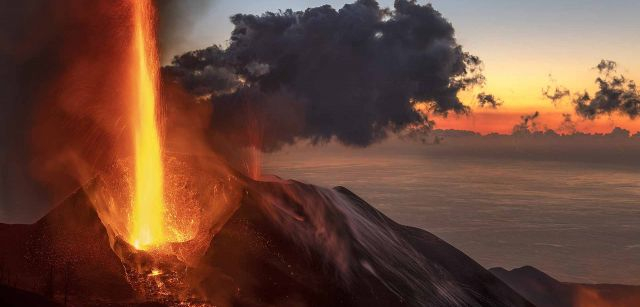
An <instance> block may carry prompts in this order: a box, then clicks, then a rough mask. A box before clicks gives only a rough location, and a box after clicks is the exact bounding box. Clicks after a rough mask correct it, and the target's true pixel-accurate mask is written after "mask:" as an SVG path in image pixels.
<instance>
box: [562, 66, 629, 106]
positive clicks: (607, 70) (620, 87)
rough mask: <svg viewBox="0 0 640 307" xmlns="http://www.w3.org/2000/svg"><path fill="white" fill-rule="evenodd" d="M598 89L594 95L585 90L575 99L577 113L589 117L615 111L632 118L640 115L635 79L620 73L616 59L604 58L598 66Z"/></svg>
mask: <svg viewBox="0 0 640 307" xmlns="http://www.w3.org/2000/svg"><path fill="white" fill-rule="evenodd" d="M595 68H596V69H598V71H599V73H600V76H598V78H596V81H595V82H596V84H597V85H598V90H597V91H596V92H595V93H594V94H593V96H592V95H590V94H589V93H588V92H586V91H585V92H584V93H582V94H580V95H578V97H577V98H575V100H574V101H573V102H574V104H575V110H576V113H577V114H578V115H579V116H582V117H584V118H587V119H595V118H597V117H598V116H601V115H610V114H613V113H618V114H623V115H626V116H628V117H630V118H632V119H634V118H636V117H637V116H638V115H640V92H638V88H637V86H636V84H635V82H634V81H633V80H628V79H626V78H625V77H624V76H623V75H618V74H617V71H616V68H617V64H616V62H614V61H608V60H602V61H601V62H600V63H599V64H598V65H597V66H596V67H595Z"/></svg>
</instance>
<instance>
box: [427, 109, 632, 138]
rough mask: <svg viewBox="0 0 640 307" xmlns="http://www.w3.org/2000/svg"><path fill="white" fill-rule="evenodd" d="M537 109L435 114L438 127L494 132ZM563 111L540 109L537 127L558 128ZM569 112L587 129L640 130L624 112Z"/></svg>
mask: <svg viewBox="0 0 640 307" xmlns="http://www.w3.org/2000/svg"><path fill="white" fill-rule="evenodd" d="M534 111H535V110H534V108H531V109H530V110H526V109H523V110H520V111H505V110H500V109H498V110H483V109H475V110H474V111H473V113H472V114H471V115H468V116H464V115H462V116H456V115H453V116H452V115H450V116H449V117H447V118H442V117H434V118H433V119H434V120H435V122H436V129H457V130H469V131H475V132H479V133H481V134H488V133H491V132H497V133H503V134H509V133H511V130H512V128H513V126H514V125H516V124H518V123H519V122H520V116H522V115H523V114H530V113H533V112H534ZM563 113H565V112H562V111H560V110H542V109H541V111H540V117H539V119H538V120H537V121H536V122H537V123H538V127H540V128H541V129H542V128H548V129H554V130H556V129H557V128H558V127H559V126H560V124H561V123H562V121H563V117H562V114H563ZM566 113H570V114H572V118H573V120H574V122H575V123H576V128H577V130H578V131H581V132H585V133H608V132H610V131H611V130H612V129H613V128H615V127H621V128H625V129H627V130H630V131H631V133H636V132H638V131H640V121H638V120H635V121H633V120H630V119H629V118H627V117H623V116H618V115H614V116H611V117H602V118H599V119H597V120H593V121H591V120H585V119H581V118H579V117H578V116H576V115H575V114H573V112H571V111H567V112H566Z"/></svg>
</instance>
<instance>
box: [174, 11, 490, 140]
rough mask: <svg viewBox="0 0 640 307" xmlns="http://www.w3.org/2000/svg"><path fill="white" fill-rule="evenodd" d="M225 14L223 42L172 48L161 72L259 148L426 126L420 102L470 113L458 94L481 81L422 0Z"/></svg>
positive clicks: (216, 124) (218, 124) (220, 123)
mask: <svg viewBox="0 0 640 307" xmlns="http://www.w3.org/2000/svg"><path fill="white" fill-rule="evenodd" d="M231 22H232V23H233V24H234V25H235V29H234V30H233V32H232V33H231V39H230V42H231V44H230V46H229V47H228V48H227V49H222V48H221V47H219V46H211V47H209V48H206V49H202V50H196V51H192V52H188V53H185V54H183V55H180V56H177V57H175V58H174V60H173V62H172V64H171V65H170V66H168V67H165V68H164V74H165V76H170V77H171V78H173V79H174V80H178V81H179V82H181V83H182V84H183V85H184V86H185V87H186V88H187V89H188V90H189V91H190V92H191V93H192V94H195V95H199V96H201V97H205V98H206V99H210V100H211V103H212V104H213V109H214V114H213V118H212V127H211V128H212V130H213V131H214V133H218V134H222V135H226V136H227V138H229V140H231V141H232V142H234V143H239V144H242V145H253V146H256V147H259V148H261V149H263V150H275V149H278V148H279V147H280V146H282V145H283V144H288V143H293V142H294V141H296V140H298V139H308V140H311V141H312V142H314V143H318V142H325V141H328V140H330V139H332V138H335V139H337V140H338V141H339V142H341V143H343V144H347V145H354V146H367V145H369V144H371V143H374V142H377V141H379V140H381V139H384V138H385V137H386V136H387V134H388V133H389V132H390V131H391V132H398V131H401V130H403V129H405V128H407V127H413V126H420V125H425V124H426V123H427V119H426V113H427V112H426V111H424V110H427V111H428V112H433V113H437V114H445V115H446V114H448V113H449V112H454V113H466V112H468V111H469V108H468V107H467V106H465V105H464V104H463V103H462V102H461V101H460V100H459V99H458V98H457V96H456V95H457V94H458V92H459V91H461V90H464V89H466V88H468V87H471V86H474V85H477V84H481V83H483V81H484V77H483V76H482V73H481V69H480V66H481V61H480V60H479V59H478V57H476V56H473V55H470V54H468V53H466V52H464V51H463V50H462V47H461V46H460V45H459V44H458V43H457V42H456V39H455V37H454V28H453V26H452V25H451V24H450V23H449V22H448V21H447V20H446V19H445V18H444V17H443V16H442V15H441V14H440V13H439V12H438V11H436V10H435V9H434V8H433V7H432V6H431V5H429V4H427V5H419V4H417V3H416V2H415V1H410V0H397V1H395V4H394V9H393V10H391V9H385V8H381V7H380V6H379V5H378V3H377V2H376V1H374V0H359V1H356V2H355V3H353V4H347V5H345V6H344V7H342V8H341V9H339V10H336V9H334V8H332V7H331V6H328V5H325V6H321V7H315V8H309V9H307V10H305V11H300V12H294V11H292V10H286V11H280V12H278V13H271V12H268V13H265V14H263V15H261V16H256V15H244V14H238V15H234V16H232V17H231ZM416 104H422V105H423V106H424V108H420V110H419V108H417V107H416ZM247 123H256V124H255V125H253V126H255V127H257V129H246V126H247ZM246 130H251V131H247V132H245V133H241V132H240V131H246ZM253 134H258V136H252V135H253ZM255 139H259V144H255V142H253V141H251V140H255Z"/></svg>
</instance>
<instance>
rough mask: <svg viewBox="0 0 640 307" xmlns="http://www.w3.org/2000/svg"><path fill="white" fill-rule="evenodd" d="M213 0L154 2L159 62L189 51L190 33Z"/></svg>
mask: <svg viewBox="0 0 640 307" xmlns="http://www.w3.org/2000/svg"><path fill="white" fill-rule="evenodd" d="M216 2H217V1H215V0H155V4H156V7H157V9H158V44H159V45H160V46H159V47H160V53H161V54H160V57H161V60H162V61H163V62H164V60H169V59H171V57H173V56H174V55H176V54H178V53H181V52H184V51H186V50H189V48H190V47H191V45H192V44H193V42H192V40H193V38H192V33H193V27H194V25H195V23H196V21H198V20H200V19H201V18H202V17H203V16H204V14H206V13H207V12H208V11H209V8H210V7H211V6H212V5H214V4H215V3H216Z"/></svg>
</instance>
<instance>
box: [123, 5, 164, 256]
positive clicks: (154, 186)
mask: <svg viewBox="0 0 640 307" xmlns="http://www.w3.org/2000/svg"><path fill="white" fill-rule="evenodd" d="M132 5H133V9H134V14H133V18H134V33H133V44H132V47H133V55H132V56H133V62H134V63H133V65H132V66H133V79H134V80H133V81H134V83H133V84H135V87H134V92H133V94H134V97H133V99H134V100H135V103H134V104H133V105H134V109H133V112H132V115H133V133H134V150H135V191H134V192H133V193H134V195H133V204H132V206H133V208H132V216H131V221H130V223H131V225H130V227H131V228H130V229H131V232H130V238H129V239H130V240H129V242H131V243H132V244H133V245H134V246H135V247H136V248H138V249H147V248H151V247H154V246H158V245H161V244H162V243H165V242H166V233H165V229H164V210H165V209H164V207H165V206H164V195H163V191H164V182H163V181H164V172H163V165H162V148H161V141H160V133H159V131H158V130H159V129H158V120H157V111H156V104H157V92H158V62H159V61H158V54H157V51H156V41H155V33H154V22H155V17H154V8H153V5H152V3H151V1H150V0H135V1H132Z"/></svg>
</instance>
